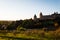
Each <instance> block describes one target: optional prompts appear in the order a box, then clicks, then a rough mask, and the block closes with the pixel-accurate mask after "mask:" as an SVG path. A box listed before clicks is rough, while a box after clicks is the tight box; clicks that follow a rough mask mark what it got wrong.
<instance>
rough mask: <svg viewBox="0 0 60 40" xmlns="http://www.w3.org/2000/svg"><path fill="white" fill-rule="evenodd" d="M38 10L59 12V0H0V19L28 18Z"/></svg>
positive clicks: (47, 12) (45, 12) (48, 12)
mask: <svg viewBox="0 0 60 40" xmlns="http://www.w3.org/2000/svg"><path fill="white" fill-rule="evenodd" d="M40 12H42V13H43V14H44V15H47V14H48V15H49V14H52V13H54V12H59V13H60V0H0V20H20V19H29V18H33V16H34V14H36V15H37V16H38V17H39V13H40Z"/></svg>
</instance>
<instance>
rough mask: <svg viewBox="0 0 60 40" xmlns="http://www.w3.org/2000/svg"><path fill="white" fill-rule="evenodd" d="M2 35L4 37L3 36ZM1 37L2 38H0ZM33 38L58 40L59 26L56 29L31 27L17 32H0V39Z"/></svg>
mask: <svg viewBox="0 0 60 40" xmlns="http://www.w3.org/2000/svg"><path fill="white" fill-rule="evenodd" d="M3 36H4V37H3ZM1 37H2V38H1ZM9 38H10V39H13V38H14V39H19V38H22V39H35V40H55V39H56V40H60V28H59V29H57V30H56V31H48V32H45V31H43V30H40V29H32V30H26V31H20V32H19V33H16V32H11V33H0V40H2V39H9Z"/></svg>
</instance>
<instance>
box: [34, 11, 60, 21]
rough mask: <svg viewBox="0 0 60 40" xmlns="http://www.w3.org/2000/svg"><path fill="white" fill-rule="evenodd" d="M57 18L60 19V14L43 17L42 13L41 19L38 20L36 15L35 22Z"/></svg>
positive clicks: (55, 13)
mask: <svg viewBox="0 0 60 40" xmlns="http://www.w3.org/2000/svg"><path fill="white" fill-rule="evenodd" d="M56 17H59V18H60V14H59V13H58V12H54V14H51V15H43V14H42V12H40V15H39V18H37V16H36V15H34V20H47V19H55V18H56Z"/></svg>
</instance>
